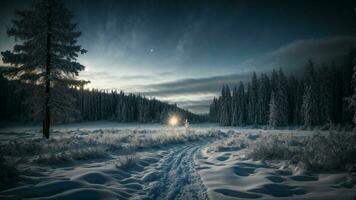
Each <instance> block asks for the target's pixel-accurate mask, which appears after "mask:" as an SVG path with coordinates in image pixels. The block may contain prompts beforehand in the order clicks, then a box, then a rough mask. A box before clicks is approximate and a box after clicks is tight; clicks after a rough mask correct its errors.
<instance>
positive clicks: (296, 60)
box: [241, 36, 356, 73]
mask: <svg viewBox="0 0 356 200" xmlns="http://www.w3.org/2000/svg"><path fill="white" fill-rule="evenodd" d="M351 47H356V36H353V37H352V36H337V37H327V38H318V39H301V40H296V41H294V42H292V43H290V44H288V45H286V46H282V47H280V48H279V49H277V50H275V51H271V52H268V53H266V54H264V55H262V56H260V57H257V58H251V59H249V60H247V61H245V62H244V63H242V64H241V66H244V67H250V68H253V69H259V70H262V71H269V70H271V69H272V68H283V69H285V71H287V72H291V73H295V72H299V71H300V70H302V69H303V66H305V64H306V63H307V61H308V59H312V60H313V61H314V62H316V63H321V62H331V61H336V62H337V61H339V60H340V59H341V58H342V57H343V55H345V54H346V53H347V51H348V50H349V49H350V48H351Z"/></svg>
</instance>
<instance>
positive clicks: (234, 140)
mask: <svg viewBox="0 0 356 200" xmlns="http://www.w3.org/2000/svg"><path fill="white" fill-rule="evenodd" d="M247 137H248V136H247ZM248 146H249V141H248V140H247V139H246V136H245V135H244V134H234V135H232V137H229V138H227V139H224V140H219V141H217V142H215V143H214V144H212V145H210V146H209V149H208V150H209V151H214V152H224V151H237V150H240V149H243V148H246V147H248Z"/></svg>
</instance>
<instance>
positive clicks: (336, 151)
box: [302, 132, 356, 170]
mask: <svg viewBox="0 0 356 200" xmlns="http://www.w3.org/2000/svg"><path fill="white" fill-rule="evenodd" d="M302 159H303V160H302V162H304V163H305V164H306V166H307V167H308V168H310V169H313V170H347V169H349V168H352V167H355V164H356V134H355V133H353V132H330V133H329V134H327V135H322V134H315V135H313V136H312V137H310V139H309V142H307V144H306V147H305V149H304V152H303V157H302Z"/></svg>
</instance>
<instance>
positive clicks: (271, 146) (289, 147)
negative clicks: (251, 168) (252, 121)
mask: <svg viewBox="0 0 356 200" xmlns="http://www.w3.org/2000/svg"><path fill="white" fill-rule="evenodd" d="M296 144H298V145H296ZM299 144H300V143H299V142H298V141H295V139H294V138H292V137H290V136H283V135H268V136H264V137H262V138H261V139H260V140H258V141H257V142H256V143H253V144H252V145H251V147H252V151H251V152H250V156H251V157H252V158H254V159H259V160H291V159H294V157H295V156H297V155H300V154H301V152H302V149H301V146H299Z"/></svg>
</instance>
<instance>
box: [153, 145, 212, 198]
mask: <svg viewBox="0 0 356 200" xmlns="http://www.w3.org/2000/svg"><path fill="white" fill-rule="evenodd" d="M200 148H201V145H199V144H195V145H188V146H183V147H178V148H177V149H174V150H172V152H170V153H169V154H168V155H167V156H165V157H164V158H163V161H162V164H161V165H160V167H159V168H158V169H157V170H158V171H160V174H161V176H160V177H161V178H160V179H159V180H158V181H157V182H156V184H155V185H153V187H152V188H151V189H150V190H149V191H148V192H149V193H148V194H147V197H148V199H170V200H171V199H172V200H173V199H199V200H200V199H203V200H204V199H208V196H207V192H206V188H205V186H204V184H203V183H202V181H201V179H200V176H199V174H198V172H197V171H196V169H195V163H194V158H195V156H196V154H197V153H198V152H199V151H198V150H199V149H200Z"/></svg>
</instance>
